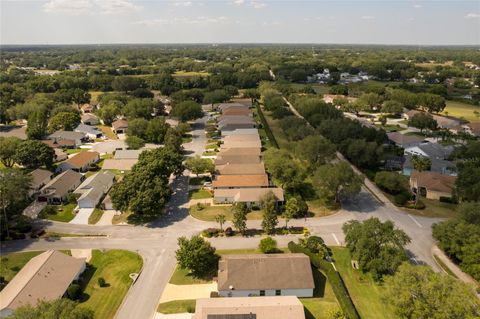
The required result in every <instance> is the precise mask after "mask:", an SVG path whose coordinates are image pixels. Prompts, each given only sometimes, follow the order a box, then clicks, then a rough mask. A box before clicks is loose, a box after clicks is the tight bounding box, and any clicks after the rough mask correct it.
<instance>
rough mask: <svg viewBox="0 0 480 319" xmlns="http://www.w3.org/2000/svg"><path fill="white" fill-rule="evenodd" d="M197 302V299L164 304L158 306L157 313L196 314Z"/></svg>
mask: <svg viewBox="0 0 480 319" xmlns="http://www.w3.org/2000/svg"><path fill="white" fill-rule="evenodd" d="M195 302H196V300H195V299H189V300H174V301H169V302H164V303H161V304H159V305H158V308H157V311H158V312H160V313H163V314H172V313H187V312H189V313H194V312H195Z"/></svg>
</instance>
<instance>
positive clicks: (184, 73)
mask: <svg viewBox="0 0 480 319" xmlns="http://www.w3.org/2000/svg"><path fill="white" fill-rule="evenodd" d="M173 76H175V77H194V76H210V73H208V72H204V71H202V72H193V71H191V72H190V71H176V72H175V73H174V74H173Z"/></svg>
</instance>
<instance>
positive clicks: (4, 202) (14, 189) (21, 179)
mask: <svg viewBox="0 0 480 319" xmlns="http://www.w3.org/2000/svg"><path fill="white" fill-rule="evenodd" d="M31 182H32V177H31V176H30V175H27V174H25V173H24V172H23V171H21V170H18V169H13V168H6V169H3V170H2V173H1V174H0V204H1V207H2V210H3V215H2V219H3V221H2V222H0V227H1V228H2V229H1V231H2V234H3V232H4V231H5V233H6V235H7V237H9V236H10V234H9V229H8V224H9V220H10V219H11V217H12V216H13V215H14V214H15V213H17V211H18V210H19V208H20V206H21V204H22V203H23V202H25V201H26V200H27V198H28V191H29V189H30V183H31Z"/></svg>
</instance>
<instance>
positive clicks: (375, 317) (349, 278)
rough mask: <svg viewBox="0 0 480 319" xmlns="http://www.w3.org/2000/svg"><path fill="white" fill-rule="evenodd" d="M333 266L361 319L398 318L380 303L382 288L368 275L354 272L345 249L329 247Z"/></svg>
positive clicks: (389, 308)
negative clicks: (338, 273)
mask: <svg viewBox="0 0 480 319" xmlns="http://www.w3.org/2000/svg"><path fill="white" fill-rule="evenodd" d="M331 249H332V252H333V259H334V261H335V266H336V267H337V269H338V271H339V272H340V274H341V275H342V278H343V281H344V282H345V285H346V287H347V289H348V292H349V293H350V297H351V298H352V300H353V303H354V304H355V307H356V308H357V310H358V312H359V314H360V317H361V318H363V319H390V318H398V317H397V316H395V314H394V313H393V308H392V307H390V306H389V305H387V304H385V303H383V302H382V301H381V296H382V294H383V290H384V288H383V287H382V286H381V285H379V284H377V283H375V282H374V281H373V279H372V278H371V276H370V275H369V274H363V273H362V272H361V271H359V270H355V269H353V268H352V265H351V258H350V253H349V252H348V250H347V249H346V248H341V247H331Z"/></svg>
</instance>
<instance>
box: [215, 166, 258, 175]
mask: <svg viewBox="0 0 480 319" xmlns="http://www.w3.org/2000/svg"><path fill="white" fill-rule="evenodd" d="M216 170H217V172H218V174H219V175H264V174H265V165H264V164H263V163H257V164H230V163H228V164H225V165H218V166H216Z"/></svg>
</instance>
